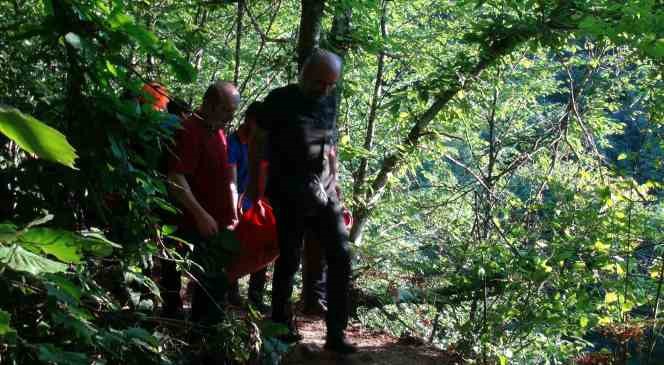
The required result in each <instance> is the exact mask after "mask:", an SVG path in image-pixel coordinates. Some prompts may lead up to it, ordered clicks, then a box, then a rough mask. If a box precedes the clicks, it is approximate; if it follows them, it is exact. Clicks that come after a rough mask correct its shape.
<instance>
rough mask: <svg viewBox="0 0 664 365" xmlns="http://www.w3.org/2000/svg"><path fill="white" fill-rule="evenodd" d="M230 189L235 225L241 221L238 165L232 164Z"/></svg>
mask: <svg viewBox="0 0 664 365" xmlns="http://www.w3.org/2000/svg"><path fill="white" fill-rule="evenodd" d="M230 190H231V197H230V202H231V204H232V206H231V209H232V210H233V215H232V217H233V226H235V224H236V223H237V222H238V221H239V219H238V216H237V204H238V203H237V201H238V198H239V197H238V192H237V166H236V165H230Z"/></svg>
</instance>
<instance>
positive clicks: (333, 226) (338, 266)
mask: <svg viewBox="0 0 664 365" xmlns="http://www.w3.org/2000/svg"><path fill="white" fill-rule="evenodd" d="M271 201H272V203H273V206H274V213H275V216H276V219H277V234H278V239H279V251H280V255H279V258H278V259H277V261H276V264H275V268H274V277H273V282H272V320H273V321H275V322H279V323H285V324H289V323H290V321H291V320H292V308H291V304H290V299H291V296H292V294H293V278H294V276H295V273H296V272H297V271H298V269H299V267H300V254H301V252H302V242H303V236H304V232H305V231H310V232H311V233H312V234H313V235H315V236H316V238H317V239H318V240H319V241H320V243H321V246H322V247H323V249H324V251H325V258H326V260H327V265H328V280H327V300H328V311H327V315H326V318H325V320H326V323H327V332H328V336H342V335H343V330H344V329H345V328H346V326H347V325H348V315H349V303H348V290H349V285H350V274H351V262H350V249H349V244H348V231H347V230H346V227H345V225H344V220H343V215H342V210H341V205H340V204H339V202H338V201H337V200H336V199H333V198H332V197H330V201H329V202H328V204H327V205H326V206H325V207H324V208H321V209H319V210H318V211H317V212H316V214H315V215H313V216H306V217H305V216H304V214H303V211H302V208H301V207H299V206H298V203H297V200H295V199H287V198H284V197H282V198H281V199H279V198H277V199H275V198H274V197H272V199H271Z"/></svg>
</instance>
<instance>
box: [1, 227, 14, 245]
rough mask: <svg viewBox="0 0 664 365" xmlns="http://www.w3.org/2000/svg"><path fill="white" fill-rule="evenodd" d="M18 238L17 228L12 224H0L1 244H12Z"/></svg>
mask: <svg viewBox="0 0 664 365" xmlns="http://www.w3.org/2000/svg"><path fill="white" fill-rule="evenodd" d="M15 238H16V226H15V225H13V224H11V223H3V224H0V244H2V243H3V242H11V241H13V240H14V239H15Z"/></svg>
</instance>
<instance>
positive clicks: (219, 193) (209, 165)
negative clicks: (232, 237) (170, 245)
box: [168, 115, 233, 229]
mask: <svg viewBox="0 0 664 365" xmlns="http://www.w3.org/2000/svg"><path fill="white" fill-rule="evenodd" d="M182 127H183V129H181V130H179V131H178V133H177V135H176V138H175V142H176V144H175V149H174V155H173V156H171V158H170V159H169V164H168V169H169V171H170V172H175V173H179V174H183V175H185V177H186V179H187V182H188V183H189V187H190V188H191V190H192V192H193V194H194V197H196V200H198V202H199V203H200V204H201V206H202V207H203V209H205V211H207V212H208V213H209V214H210V215H211V216H212V217H213V218H214V219H215V220H216V221H217V224H218V225H219V227H220V228H221V227H225V226H227V225H228V224H230V223H231V221H232V212H233V207H232V204H233V203H232V202H231V201H230V199H229V198H230V185H229V182H230V181H229V180H230V173H229V165H228V144H227V143H226V136H225V135H224V131H223V130H222V129H219V130H216V131H213V130H210V129H209V128H207V127H206V126H205V125H204V124H203V121H202V120H201V119H200V118H199V117H198V116H196V115H192V116H190V117H189V118H187V119H185V120H184V122H182ZM183 211H184V217H183V220H182V223H181V224H180V228H182V229H196V222H195V220H194V217H193V215H191V213H190V212H188V211H187V210H186V209H183Z"/></svg>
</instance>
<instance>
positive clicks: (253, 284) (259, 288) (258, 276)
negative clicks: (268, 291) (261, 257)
mask: <svg viewBox="0 0 664 365" xmlns="http://www.w3.org/2000/svg"><path fill="white" fill-rule="evenodd" d="M266 282H267V267H265V268H263V269H261V270H259V271H256V272H254V273H251V275H249V291H248V292H247V297H248V298H249V301H250V302H251V303H253V304H262V303H263V292H264V291H265V284H266ZM230 294H237V295H239V294H240V285H239V284H238V282H237V280H236V281H235V282H233V283H231V286H230V289H229V295H230Z"/></svg>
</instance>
